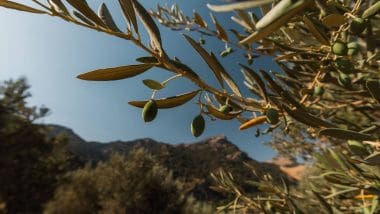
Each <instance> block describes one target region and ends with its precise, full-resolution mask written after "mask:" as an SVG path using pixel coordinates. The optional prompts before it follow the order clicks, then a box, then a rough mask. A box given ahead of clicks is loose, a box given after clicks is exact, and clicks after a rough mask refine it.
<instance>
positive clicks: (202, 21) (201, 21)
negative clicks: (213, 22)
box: [194, 11, 207, 28]
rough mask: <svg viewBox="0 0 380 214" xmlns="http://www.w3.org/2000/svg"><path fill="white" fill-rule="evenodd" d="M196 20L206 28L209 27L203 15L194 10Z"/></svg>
mask: <svg viewBox="0 0 380 214" xmlns="http://www.w3.org/2000/svg"><path fill="white" fill-rule="evenodd" d="M194 22H195V23H196V24H197V25H199V26H201V27H204V28H207V23H206V22H205V21H204V19H203V18H202V16H201V15H199V13H197V12H195V11H194Z"/></svg>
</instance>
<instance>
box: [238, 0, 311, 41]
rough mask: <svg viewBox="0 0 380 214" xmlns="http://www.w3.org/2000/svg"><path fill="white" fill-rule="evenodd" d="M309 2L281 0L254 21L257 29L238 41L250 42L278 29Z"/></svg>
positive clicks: (304, 0)
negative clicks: (258, 19)
mask: <svg viewBox="0 0 380 214" xmlns="http://www.w3.org/2000/svg"><path fill="white" fill-rule="evenodd" d="M311 2H312V1H310V0H298V1H296V2H294V1H292V0H282V1H281V2H280V3H278V4H277V5H276V6H274V7H273V8H272V9H271V10H270V11H269V12H268V13H267V14H265V16H264V17H263V18H261V19H260V21H258V22H257V23H256V29H257V31H255V32H254V33H252V34H251V35H249V36H248V37H247V38H245V39H243V40H242V41H240V43H241V44H251V43H254V42H257V41H259V40H261V39H263V38H264V37H266V36H268V35H269V34H271V33H273V32H275V31H277V30H279V29H280V27H282V26H283V25H284V24H285V23H287V22H288V21H289V20H290V19H292V18H293V17H294V16H295V15H297V14H298V13H299V12H300V11H302V10H303V9H305V8H306V7H307V6H308V5H309V3H311Z"/></svg>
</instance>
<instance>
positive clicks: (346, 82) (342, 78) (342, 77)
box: [338, 72, 351, 87]
mask: <svg viewBox="0 0 380 214" xmlns="http://www.w3.org/2000/svg"><path fill="white" fill-rule="evenodd" d="M338 83H339V85H341V86H343V87H348V86H350V85H351V78H350V76H348V75H347V74H345V73H341V72H340V73H339V76H338Z"/></svg>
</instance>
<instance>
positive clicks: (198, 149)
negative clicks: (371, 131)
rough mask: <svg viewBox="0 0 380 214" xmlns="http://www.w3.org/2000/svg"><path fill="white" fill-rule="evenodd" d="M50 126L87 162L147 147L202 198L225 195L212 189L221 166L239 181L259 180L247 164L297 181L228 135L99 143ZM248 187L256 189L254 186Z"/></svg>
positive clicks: (217, 197) (277, 177)
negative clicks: (197, 139) (196, 139)
mask: <svg viewBox="0 0 380 214" xmlns="http://www.w3.org/2000/svg"><path fill="white" fill-rule="evenodd" d="M48 128H49V130H50V132H49V133H50V134H51V135H52V136H64V137H65V138H66V139H67V147H68V149H69V150H70V151H71V152H72V153H73V154H74V155H75V156H77V157H78V158H80V159H82V160H84V161H86V162H93V163H96V162H98V161H104V160H107V159H108V157H110V155H111V154H113V153H115V152H117V153H120V154H125V155H128V153H129V152H130V151H133V150H134V149H139V148H144V149H145V150H147V151H148V152H150V153H151V154H152V155H154V156H155V157H156V159H157V160H158V161H159V162H160V163H161V164H162V165H164V166H165V167H167V168H168V169H170V170H171V171H172V172H173V175H174V177H175V178H178V179H181V180H182V181H184V182H186V185H187V187H188V188H187V189H188V191H189V193H191V194H193V195H194V196H195V197H196V198H197V199H199V200H220V199H221V198H222V197H223V196H221V195H220V194H219V193H215V192H213V191H212V190H211V189H209V186H210V185H211V184H212V180H211V177H210V173H211V172H215V171H216V170H218V169H219V168H223V169H224V170H227V171H230V172H231V173H232V174H233V175H234V177H235V178H236V180H239V181H244V180H257V177H255V176H254V174H253V173H252V172H251V171H250V170H249V169H248V168H247V167H245V165H244V163H247V164H249V165H250V166H252V167H253V168H254V169H255V171H256V173H257V174H259V175H260V174H263V173H269V174H271V175H272V177H274V179H275V180H278V181H280V177H282V178H284V179H285V180H287V181H288V182H289V183H290V184H292V183H295V180H294V179H293V178H292V177H291V176H288V175H287V174H285V173H284V172H283V171H282V170H281V169H280V166H279V165H277V164H276V163H269V162H258V161H256V160H253V159H251V158H250V157H249V156H248V155H247V154H246V153H244V152H242V151H240V150H239V148H238V147H236V146H235V145H234V144H233V143H231V142H229V141H228V140H227V138H226V137H224V136H217V137H212V138H209V139H206V140H203V141H200V142H197V143H191V144H177V145H172V144H166V143H162V142H157V141H155V140H153V139H150V138H145V139H138V140H133V141H128V142H123V141H114V142H109V143H99V142H86V141H85V140H83V139H82V138H81V137H79V136H78V135H77V134H75V133H74V132H73V131H72V130H71V129H68V128H66V127H62V126H58V125H49V126H48ZM245 189H249V190H251V191H252V192H255V191H256V190H255V189H254V188H253V187H252V188H247V187H246V188H245Z"/></svg>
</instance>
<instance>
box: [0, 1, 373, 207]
mask: <svg viewBox="0 0 380 214" xmlns="http://www.w3.org/2000/svg"><path fill="white" fill-rule="evenodd" d="M33 2H35V3H37V4H38V5H39V6H40V7H41V8H31V7H29V6H25V5H20V4H17V3H14V2H11V1H3V2H1V3H0V6H3V7H8V8H13V9H17V10H23V11H26V12H33V13H46V14H49V15H51V16H57V17H60V18H62V19H64V20H66V21H69V22H72V23H74V24H77V25H81V26H84V27H87V28H91V29H94V30H97V31H101V32H105V33H108V34H111V35H113V36H117V37H120V38H124V39H126V40H129V41H131V42H132V43H133V44H135V45H137V46H138V47H140V48H141V49H143V50H144V51H146V52H147V54H148V55H149V56H148V57H142V58H139V59H137V61H138V62H139V64H137V65H128V66H123V67H116V68H107V69H100V70H95V71H90V72H87V73H85V74H83V75H80V76H79V78H81V79H85V80H116V79H124V78H129V77H133V76H135V75H138V74H140V73H142V72H144V71H146V70H148V69H150V68H152V67H159V68H163V69H166V70H168V71H170V72H172V73H174V76H173V78H170V79H168V80H166V81H164V82H161V84H160V87H153V92H152V97H151V99H152V100H159V101H160V102H161V106H160V105H158V104H157V108H158V110H161V108H172V107H176V106H178V105H182V104H185V103H187V102H188V101H190V100H191V99H192V98H193V97H192V96H187V97H186V99H182V98H183V96H175V97H173V98H167V99H157V98H156V95H157V92H158V91H159V89H160V88H163V87H164V86H165V84H166V83H167V82H168V81H172V80H174V79H176V78H186V79H188V80H189V81H191V82H193V83H194V84H195V85H196V86H198V87H199V91H196V94H197V95H198V101H197V102H198V104H199V107H200V113H201V114H205V115H208V116H210V117H212V118H216V119H221V120H230V119H237V120H239V121H240V122H241V123H242V124H241V126H240V129H241V130H245V129H248V128H250V127H254V126H257V125H260V124H264V123H267V124H268V125H267V127H268V129H267V131H265V132H264V133H266V132H270V131H273V130H275V129H277V130H276V131H278V130H282V131H285V132H284V133H286V131H289V132H288V133H290V135H284V136H283V137H282V138H281V137H280V139H276V141H277V142H279V141H280V142H281V141H282V140H285V141H287V142H288V145H290V146H291V147H284V144H279V146H277V144H273V143H272V145H273V146H274V147H275V148H276V149H278V150H279V151H286V149H290V150H291V152H289V153H290V154H291V155H296V156H297V155H302V156H304V157H307V158H309V159H311V160H312V161H315V167H316V168H317V170H316V173H317V174H318V175H319V177H318V178H319V179H323V181H324V182H326V185H325V186H321V185H316V184H318V182H310V185H311V186H309V188H306V189H305V190H304V191H303V192H302V194H301V195H299V194H296V193H294V192H292V191H291V190H289V188H288V187H287V185H286V184H284V186H278V185H275V186H274V187H271V179H270V178H269V177H263V179H262V182H259V183H255V185H256V186H259V187H260V186H262V185H264V188H262V190H263V194H264V196H263V197H261V196H258V197H257V198H250V197H245V196H244V194H243V192H242V191H240V190H238V189H236V188H233V186H234V185H233V183H234V182H233V177H232V176H231V175H229V174H228V173H221V174H220V175H219V176H216V175H215V176H214V177H215V179H216V180H217V181H219V183H220V185H219V188H218V189H219V190H221V191H227V192H231V193H234V194H236V196H237V198H236V200H235V201H234V202H232V203H230V204H228V206H226V207H225V208H226V209H227V208H232V209H237V208H242V209H254V210H257V209H259V210H262V211H263V212H266V213H270V212H272V211H278V212H280V211H287V212H297V213H300V212H306V211H305V210H303V209H304V207H302V206H298V204H299V203H300V202H302V203H303V204H305V203H304V202H305V201H304V200H306V202H307V203H306V204H309V205H310V207H313V206H314V205H313V204H315V203H317V205H316V206H317V207H324V208H325V210H326V212H328V213H333V212H334V213H339V212H358V211H362V212H364V213H375V212H377V211H378V206H377V203H378V198H377V196H376V195H378V194H379V187H380V182H379V175H378V171H377V169H378V166H379V158H380V155H379V154H380V153H379V138H380V131H379V130H380V124H379V119H380V97H379V91H380V73H379V70H380V69H379V66H380V63H379V38H380V35H379V34H380V26H379V23H380V20H379V19H380V16H379V11H380V3H379V2H376V1H373V0H368V1H362V0H357V1H347V0H336V1H325V0H316V1H311V0H297V1H292V0H281V1H276V0H257V1H243V2H241V1H238V2H235V1H233V2H232V3H228V4H223V5H208V7H209V8H210V9H211V10H213V11H215V12H230V11H234V12H235V13H236V14H237V15H236V16H233V17H232V20H233V21H234V22H236V23H237V27H236V29H231V34H229V33H227V31H226V30H225V29H224V28H223V26H222V25H221V24H220V23H219V22H218V20H217V18H216V17H215V16H214V15H211V21H212V24H209V23H207V22H206V21H205V19H204V18H203V17H202V16H201V15H200V14H198V13H197V12H194V14H193V16H192V17H189V16H186V15H185V14H184V13H183V12H182V11H181V10H180V8H179V7H178V6H176V5H174V6H173V7H171V8H168V7H162V6H158V7H157V11H151V12H150V13H149V12H148V11H147V10H145V9H144V8H143V7H142V6H141V4H140V3H139V2H138V1H137V0H119V2H120V6H121V9H122V12H123V14H124V15H125V18H126V22H127V24H128V27H127V31H126V32H122V31H120V30H119V28H118V27H117V26H116V24H115V23H114V21H113V19H112V16H111V14H110V13H109V11H108V10H107V9H106V6H105V5H104V4H103V5H101V8H100V10H99V13H100V14H99V16H98V15H97V14H96V13H95V12H93V10H92V9H91V8H90V7H89V6H88V4H87V3H86V1H78V0H67V1H66V2H67V3H68V4H69V5H71V7H72V8H74V10H75V12H74V13H69V12H68V9H67V6H68V5H67V4H64V3H63V2H62V1H61V0H50V1H48V4H44V3H41V2H39V1H37V0H34V1H33ZM257 7H259V8H260V10H261V11H260V12H259V11H258V10H256V8H257ZM137 17H138V18H139V20H140V21H141V22H142V24H143V26H144V28H145V29H146V31H147V32H148V34H149V38H150V44H149V45H144V42H143V41H142V39H141V36H140V33H139V32H140V31H141V30H140V29H138V26H139V25H138V24H137ZM153 18H155V19H157V20H158V21H159V22H160V23H161V24H162V25H164V26H167V27H169V28H171V29H174V30H190V31H196V32H198V33H200V35H201V38H200V40H199V42H197V41H196V40H194V39H193V38H192V37H190V36H188V35H185V39H186V41H187V42H188V43H189V44H190V45H191V46H192V47H193V48H194V50H195V51H196V52H197V53H198V54H199V56H200V57H201V58H202V59H203V60H204V61H205V62H206V63H207V64H208V66H209V68H210V70H211V74H212V75H214V76H215V78H216V79H217V80H218V82H219V87H218V88H215V87H213V86H211V85H209V84H208V83H206V82H205V81H204V80H202V79H201V78H200V77H199V76H198V75H197V73H196V72H195V71H193V70H192V69H191V68H190V67H189V66H188V65H185V64H183V63H182V62H181V61H180V60H179V59H177V58H173V59H172V58H170V57H169V55H168V54H167V53H166V52H165V47H164V43H163V42H162V38H161V36H160V32H159V29H158V27H157V26H156V24H155V22H154V20H153ZM205 37H209V38H211V39H212V38H216V39H218V40H220V41H221V42H223V43H224V44H225V47H226V49H225V51H223V52H222V53H220V55H221V57H227V56H228V55H230V54H241V55H243V57H244V58H245V59H244V61H246V62H247V64H249V65H250V64H252V63H254V62H255V59H256V58H258V57H261V56H270V57H272V58H273V60H274V61H275V63H276V64H277V65H278V67H279V68H280V69H281V71H280V72H268V71H265V70H261V69H260V70H259V72H256V71H255V70H254V69H253V68H252V66H246V65H244V64H245V63H243V62H241V64H240V66H241V68H242V71H243V75H244V77H245V85H246V86H247V87H248V89H249V90H250V91H251V92H252V95H245V94H242V92H241V90H240V88H239V87H240V85H239V84H237V83H236V82H235V81H234V80H233V78H232V77H231V75H230V74H229V72H228V71H227V70H226V69H225V68H224V66H223V65H222V63H221V62H220V61H219V60H218V57H217V56H216V55H215V54H214V53H212V52H211V53H209V52H207V51H206V50H205V49H204V48H203V46H202V45H203V44H204V43H205V42H206V41H205ZM145 82H147V81H145ZM145 84H146V83H145ZM150 85H151V86H150V88H152V84H150ZM155 85H157V84H155ZM161 86H162V87H161ZM178 97H180V98H181V99H179V98H178ZM132 103H135V101H132ZM138 103H140V104H141V102H138ZM143 103H144V105H139V106H138V107H140V108H143V107H144V106H145V105H146V104H147V103H149V102H147V101H145V102H143ZM224 105H228V106H230V107H231V108H232V110H231V111H229V112H224V111H221V110H222V109H219V107H222V106H224ZM135 106H136V105H135ZM269 109H270V110H269ZM156 110H157V109H155V111H154V112H156ZM247 113H248V114H249V113H252V115H253V116H252V117H251V118H247V116H246V115H247ZM198 115H199V113H196V114H195V116H198ZM152 118H153V119H154V117H152ZM294 124H296V125H295V126H294ZM298 124H299V125H298ZM297 130H298V131H297ZM257 134H258V135H259V134H261V133H260V132H257ZM196 136H198V133H196ZM303 141H304V142H303ZM306 141H307V142H308V143H306ZM300 142H301V143H300ZM297 143H298V144H301V145H299V146H298V145H297ZM310 144H311V145H310ZM326 159H327V160H328V161H327V162H326V161H325V160H326ZM309 177H312V176H309ZM322 183H323V182H322ZM267 187H270V188H267ZM310 191H311V192H310ZM310 195H312V196H313V197H312V198H311V197H310ZM239 199H244V200H242V201H241V200H239ZM297 201H298V202H297ZM310 207H309V208H310Z"/></svg>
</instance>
